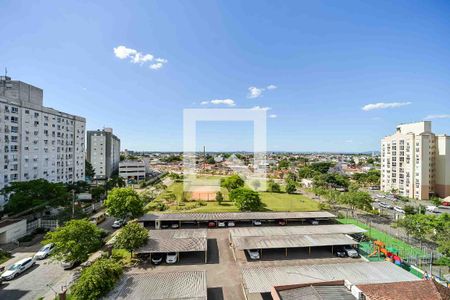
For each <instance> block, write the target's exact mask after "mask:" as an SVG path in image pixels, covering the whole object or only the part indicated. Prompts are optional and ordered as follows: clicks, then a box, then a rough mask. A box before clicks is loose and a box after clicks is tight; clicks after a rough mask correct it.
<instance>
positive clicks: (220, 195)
mask: <svg viewBox="0 0 450 300" xmlns="http://www.w3.org/2000/svg"><path fill="white" fill-rule="evenodd" d="M216 201H217V202H218V203H219V204H222V202H223V195H222V192H217V193H216Z"/></svg>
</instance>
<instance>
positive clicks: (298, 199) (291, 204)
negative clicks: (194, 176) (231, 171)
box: [156, 182, 319, 212]
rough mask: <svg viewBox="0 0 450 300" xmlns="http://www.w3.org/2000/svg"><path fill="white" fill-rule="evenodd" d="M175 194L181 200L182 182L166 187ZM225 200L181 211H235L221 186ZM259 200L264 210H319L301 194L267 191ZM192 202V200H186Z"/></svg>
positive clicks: (160, 196)
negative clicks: (220, 202)
mask: <svg viewBox="0 0 450 300" xmlns="http://www.w3.org/2000/svg"><path fill="white" fill-rule="evenodd" d="M167 191H170V192H172V193H174V194H175V196H176V198H177V201H178V202H181V201H182V195H183V183H182V182H175V183H173V184H172V185H170V186H169V187H168V188H167ZM221 192H222V194H223V196H224V199H225V202H223V203H222V204H221V205H220V204H219V203H217V202H207V203H206V206H201V207H197V208H193V209H189V210H187V209H184V210H183V212H236V211H238V209H237V207H236V206H235V205H234V203H233V202H229V198H228V191H227V190H226V189H225V188H221ZM259 194H260V197H261V201H262V202H263V204H264V206H265V207H264V210H265V211H317V210H319V203H318V202H316V201H314V200H312V199H309V198H307V197H305V196H303V195H296V194H287V193H269V192H260V193H259ZM163 198H164V193H162V194H160V195H159V196H158V197H157V198H156V201H158V200H163ZM188 203H192V202H188ZM169 211H172V212H173V211H177V209H176V206H171V207H170V209H169V210H168V211H167V212H169Z"/></svg>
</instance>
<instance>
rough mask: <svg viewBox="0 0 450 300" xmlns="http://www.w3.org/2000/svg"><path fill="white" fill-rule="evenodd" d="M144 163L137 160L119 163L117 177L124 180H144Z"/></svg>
mask: <svg viewBox="0 0 450 300" xmlns="http://www.w3.org/2000/svg"><path fill="white" fill-rule="evenodd" d="M146 170H147V168H146V163H145V162H144V161H139V160H126V161H121V162H120V163H119V176H120V177H122V178H123V179H125V180H127V181H128V180H129V179H134V180H144V179H145V175H146Z"/></svg>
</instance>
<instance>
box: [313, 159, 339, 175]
mask: <svg viewBox="0 0 450 300" xmlns="http://www.w3.org/2000/svg"><path fill="white" fill-rule="evenodd" d="M310 166H311V169H312V170H313V171H316V172H319V173H321V174H326V173H327V172H328V170H329V169H330V168H331V167H332V166H334V163H332V162H317V163H313V164H311V165H310Z"/></svg>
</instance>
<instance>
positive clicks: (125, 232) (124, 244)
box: [114, 222, 148, 254]
mask: <svg viewBox="0 0 450 300" xmlns="http://www.w3.org/2000/svg"><path fill="white" fill-rule="evenodd" d="M147 240H148V230H147V229H145V228H144V227H142V225H140V224H139V223H136V222H130V223H128V224H127V225H125V226H124V227H123V228H122V229H121V230H120V231H119V233H118V234H117V235H116V240H115V242H114V247H115V248H117V249H126V250H128V251H130V253H131V254H133V251H134V250H136V249H137V248H139V247H141V246H143V245H144V244H145V243H146V242H147Z"/></svg>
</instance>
